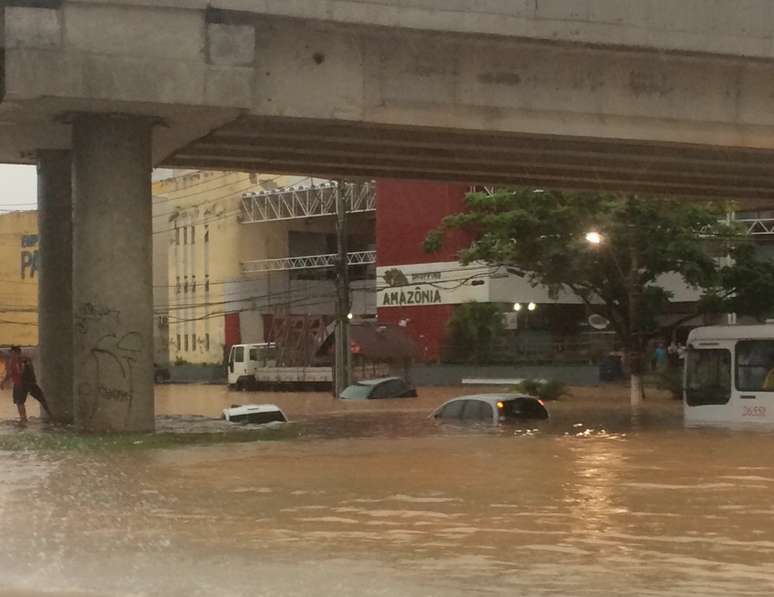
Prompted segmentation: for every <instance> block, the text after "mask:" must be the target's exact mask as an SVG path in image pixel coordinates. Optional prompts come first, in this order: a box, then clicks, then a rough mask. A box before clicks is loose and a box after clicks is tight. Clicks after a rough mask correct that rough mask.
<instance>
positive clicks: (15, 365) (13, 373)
mask: <svg viewBox="0 0 774 597" xmlns="http://www.w3.org/2000/svg"><path fill="white" fill-rule="evenodd" d="M6 366H7V367H8V377H10V378H11V381H12V382H13V385H15V386H20V385H22V360H21V357H19V356H16V355H11V358H10V359H9V360H8V363H7V365H6Z"/></svg>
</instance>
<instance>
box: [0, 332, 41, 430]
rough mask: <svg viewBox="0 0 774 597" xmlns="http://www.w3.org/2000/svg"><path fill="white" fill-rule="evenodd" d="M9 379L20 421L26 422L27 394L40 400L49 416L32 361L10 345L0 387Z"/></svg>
mask: <svg viewBox="0 0 774 597" xmlns="http://www.w3.org/2000/svg"><path fill="white" fill-rule="evenodd" d="M9 379H10V380H11V383H12V384H13V403H14V404H15V405H16V409H17V410H18V411H19V420H20V421H21V422H22V423H26V422H27V407H26V406H25V403H26V402H27V394H30V395H32V397H33V398H34V399H35V400H37V401H38V402H40V406H42V407H43V410H44V411H46V414H47V415H48V417H49V418H51V411H50V410H48V403H47V402H46V397H45V395H44V394H43V390H42V389H41V388H40V386H39V385H38V381H37V379H36V377H35V369H34V367H33V366H32V361H31V360H30V359H29V357H25V356H22V353H21V348H20V347H18V346H11V356H10V358H8V359H7V360H6V363H5V378H4V379H3V381H2V383H0V389H5V385H6V384H7V383H8V380H9Z"/></svg>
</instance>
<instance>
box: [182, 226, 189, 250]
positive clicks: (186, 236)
mask: <svg viewBox="0 0 774 597" xmlns="http://www.w3.org/2000/svg"><path fill="white" fill-rule="evenodd" d="M183 244H184V245H187V244H188V226H183Z"/></svg>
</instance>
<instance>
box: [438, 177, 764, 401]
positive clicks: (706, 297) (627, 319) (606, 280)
mask: <svg viewBox="0 0 774 597" xmlns="http://www.w3.org/2000/svg"><path fill="white" fill-rule="evenodd" d="M466 203H467V210H466V211H465V212H463V213H459V214H453V215H450V216H447V217H446V218H445V219H444V220H443V222H442V223H441V225H440V226H439V227H438V228H437V229H436V230H434V231H432V232H431V233H430V234H429V235H428V237H427V239H426V241H425V249H426V250H427V251H429V252H433V251H436V250H438V249H439V248H440V247H441V246H442V244H443V242H444V238H445V236H446V233H447V232H448V231H450V230H454V229H466V230H469V231H471V232H472V233H473V236H474V239H475V240H474V241H473V242H472V243H471V244H470V246H469V247H467V248H466V249H464V250H462V251H461V253H460V259H461V261H463V262H464V263H468V262H471V261H485V262H488V263H492V264H500V265H509V266H515V267H518V268H520V269H522V270H524V271H523V274H524V275H525V277H526V278H527V279H528V281H529V282H530V283H531V284H533V285H544V286H547V287H548V288H549V290H550V291H551V292H552V293H554V294H556V293H557V292H558V291H559V290H560V289H561V288H562V287H565V288H568V289H570V290H571V291H572V292H573V293H575V294H576V295H577V296H579V297H580V298H581V299H582V300H583V302H584V303H585V304H586V305H587V307H588V309H589V310H590V311H591V312H594V313H598V314H599V315H602V316H603V317H605V318H606V319H608V320H609V321H610V322H611V325H612V327H613V328H614V329H615V331H616V332H617V333H618V335H619V337H620V338H621V340H622V342H623V343H624V345H625V347H626V350H627V364H628V369H629V372H630V376H631V399H632V404H633V405H636V404H638V403H639V402H640V401H641V399H642V381H641V374H642V370H643V361H644V351H645V347H646V344H647V341H648V340H649V339H650V338H652V337H654V336H655V335H657V334H658V333H659V332H660V330H659V329H658V326H657V324H656V318H657V316H658V315H659V314H660V313H663V312H664V310H665V308H666V306H667V303H668V302H669V299H670V294H669V293H668V292H667V291H665V290H664V289H663V288H661V287H659V286H657V285H656V280H657V278H658V277H659V276H660V275H662V274H666V273H670V272H678V273H680V274H681V275H682V276H683V278H684V279H685V281H686V282H687V283H688V284H689V285H691V286H692V287H695V288H698V289H701V291H702V293H703V295H702V296H703V298H702V300H700V301H699V302H698V304H697V305H696V309H695V311H694V312H693V313H691V314H689V315H687V316H686V317H685V318H684V319H682V320H681V321H680V322H675V324H673V325H677V324H679V323H681V322H682V321H687V320H688V319H691V318H693V317H695V316H696V315H698V314H701V313H706V312H709V311H714V312H718V313H719V312H737V313H745V314H753V315H756V316H758V317H761V316H762V315H764V314H765V313H766V312H767V311H768V310H770V308H771V306H772V301H774V264H772V263H771V262H768V261H766V262H763V261H757V260H756V259H755V255H754V247H753V246H752V245H751V243H750V239H749V237H746V236H744V235H743V234H740V232H739V230H738V229H737V228H736V227H735V226H734V225H732V224H729V223H727V222H725V221H724V218H725V214H726V213H727V210H728V208H729V206H728V205H727V204H721V203H714V204H707V203H701V204H700V203H697V202H692V201H688V200H684V199H666V198H652V197H651V198H646V197H641V196H636V195H626V196H620V195H614V194H606V193H568V192H548V191H541V190H534V189H515V190H508V189H503V190H498V191H497V192H495V193H493V194H488V193H471V194H469V195H468V196H467V199H466ZM590 231H596V232H597V233H598V234H599V239H601V242H599V243H598V244H596V245H594V244H592V243H591V242H589V240H588V239H587V235H588V233H589V232H590ZM713 255H716V256H725V255H730V256H731V257H732V260H731V263H727V264H725V265H722V264H721V260H718V259H716V258H715V257H713ZM753 285H754V286H755V288H753Z"/></svg>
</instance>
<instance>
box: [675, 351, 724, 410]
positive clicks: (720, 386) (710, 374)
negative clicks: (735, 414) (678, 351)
mask: <svg viewBox="0 0 774 597" xmlns="http://www.w3.org/2000/svg"><path fill="white" fill-rule="evenodd" d="M686 368H687V370H686V381H685V399H686V402H687V403H688V404H689V405H690V406H701V405H705V404H726V403H727V402H728V401H729V399H730V398H731V352H730V351H728V350H725V349H707V350H704V349H702V350H696V349H691V350H689V351H688V354H687V366H686Z"/></svg>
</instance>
